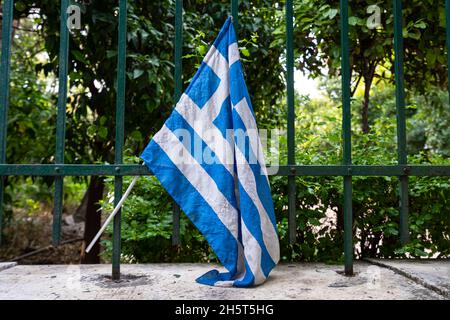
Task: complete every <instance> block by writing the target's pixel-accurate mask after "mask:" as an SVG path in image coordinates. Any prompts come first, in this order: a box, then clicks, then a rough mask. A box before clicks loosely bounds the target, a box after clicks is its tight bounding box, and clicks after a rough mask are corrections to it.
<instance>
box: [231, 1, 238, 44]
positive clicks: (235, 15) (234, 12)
mask: <svg viewBox="0 0 450 320" xmlns="http://www.w3.org/2000/svg"><path fill="white" fill-rule="evenodd" d="M231 16H232V17H233V27H234V29H235V30H236V34H238V28H239V0H231ZM238 39H239V37H238Z"/></svg>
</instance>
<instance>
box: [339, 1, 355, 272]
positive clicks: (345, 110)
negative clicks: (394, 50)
mask: <svg viewBox="0 0 450 320" xmlns="http://www.w3.org/2000/svg"><path fill="white" fill-rule="evenodd" d="M340 8H341V68H342V71H341V80H342V138H343V164H344V165H351V164H352V140H351V139H352V136H351V108H350V49H349V37H348V32H349V29H348V0H340ZM349 173H351V172H349ZM344 260H345V270H344V271H345V274H346V275H352V274H353V213H352V176H351V175H347V176H344Z"/></svg>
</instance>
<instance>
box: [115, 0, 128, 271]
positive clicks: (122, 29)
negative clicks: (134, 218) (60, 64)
mask: <svg viewBox="0 0 450 320" xmlns="http://www.w3.org/2000/svg"><path fill="white" fill-rule="evenodd" d="M126 50H127V0H119V41H118V58H117V99H116V146H115V164H116V165H118V164H122V163H123V144H124V130H125V85H126V83H125V72H126V54H127V52H126ZM116 169H117V170H116V171H117V172H118V171H120V168H116ZM122 183H123V177H122V176H116V177H115V180H114V206H117V204H118V203H119V201H120V199H121V198H122ZM121 211H122V210H119V212H118V213H117V215H116V216H115V217H114V226H113V228H114V230H113V253H112V279H113V280H119V279H120V252H121V230H120V228H121Z"/></svg>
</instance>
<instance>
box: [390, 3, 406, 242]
mask: <svg viewBox="0 0 450 320" xmlns="http://www.w3.org/2000/svg"><path fill="white" fill-rule="evenodd" d="M402 19H403V15H402V2H401V0H394V51H395V99H396V106H397V153H398V164H407V161H408V160H407V153H406V116H405V88H404V73H403V27H402ZM399 182H400V190H399V193H400V241H401V243H403V244H405V243H407V242H408V241H409V228H408V207H409V205H408V203H409V200H408V176H406V175H403V176H400V177H399Z"/></svg>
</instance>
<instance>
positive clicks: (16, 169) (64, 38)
mask: <svg viewBox="0 0 450 320" xmlns="http://www.w3.org/2000/svg"><path fill="white" fill-rule="evenodd" d="M117 3H118V18H117V19H118V57H117V91H116V94H117V100H116V106H115V112H116V132H115V150H114V154H115V161H114V164H103V165H100V164H95V165H94V164H65V163H64V148H65V122H66V100H67V89H68V77H67V75H68V72H69V70H68V59H69V54H68V53H69V36H70V33H69V31H68V28H67V7H68V6H69V4H70V3H69V0H61V3H60V8H61V11H60V54H59V75H58V77H59V94H58V104H57V111H58V112H57V128H56V130H57V132H56V153H55V164H7V163H6V141H7V123H8V121H7V118H8V106H9V82H10V65H11V61H10V56H11V41H12V39H11V37H12V21H13V8H14V1H13V0H3V17H2V49H1V54H2V56H1V66H0V70H1V74H0V244H1V231H2V221H3V194H4V178H5V177H7V176H52V177H55V199H54V201H55V203H54V211H53V214H54V216H53V243H54V245H58V244H60V234H61V215H62V209H63V191H64V177H65V176H114V177H115V183H114V196H115V203H117V202H118V201H119V199H120V198H121V196H122V191H123V190H122V189H123V176H149V175H152V173H151V172H150V171H149V170H148V168H147V167H146V166H142V165H130V164H123V147H124V140H125V137H124V124H125V107H126V99H125V88H126V43H127V38H126V36H127V0H117ZM239 3H240V2H239V1H238V0H231V3H230V13H231V15H232V17H233V23H234V26H235V29H236V31H237V32H238V33H239V23H238V18H239ZM392 4H393V15H394V35H393V41H394V54H395V66H394V67H395V68H394V69H395V88H396V116H397V141H398V143H397V154H398V156H397V164H395V165H370V166H369V165H353V164H352V153H351V151H352V146H351V93H350V92H351V91H350V89H351V88H350V83H351V72H350V41H349V21H348V20H349V16H348V13H349V3H348V0H340V3H339V8H340V31H341V38H340V46H341V80H342V84H341V85H342V145H343V157H342V164H340V165H297V163H296V161H295V90H294V70H295V57H294V31H295V25H294V3H293V0H286V6H285V19H286V21H285V23H286V66H285V67H286V108H287V142H288V150H287V165H281V166H278V167H273V166H272V167H270V168H271V170H270V172H276V173H275V175H278V176H287V179H288V195H287V196H288V221H289V240H290V242H291V243H295V242H296V229H297V227H296V219H297V214H299V213H298V212H297V210H296V184H295V178H296V177H298V176H341V177H343V180H344V181H343V190H344V197H343V208H344V258H345V259H344V260H345V274H347V275H351V274H352V273H353V254H354V246H353V222H352V220H353V215H352V202H353V201H352V180H353V177H358V176H394V177H398V179H399V211H400V240H401V242H402V243H406V242H407V241H408V240H409V231H408V213H409V212H408V207H409V206H408V202H409V199H408V182H409V181H408V179H409V177H410V176H417V177H431V176H446V177H448V176H450V166H448V165H413V164H408V161H407V152H406V115H405V87H404V72H403V55H404V52H403V51H404V48H403V35H402V28H403V24H402V19H403V17H402V1H401V0H392ZM445 17H446V46H447V59H448V60H447V64H448V66H450V55H449V54H448V52H450V0H445ZM174 20H175V39H174V102H177V100H178V99H179V97H180V96H181V93H182V87H183V86H182V56H183V55H182V48H183V0H175V19H174ZM448 70H449V71H448V72H449V73H448V76H449V78H450V68H449V69H448ZM268 72H270V71H268ZM448 90H449V92H450V81H449V87H448ZM449 101H450V95H449ZM120 229H121V215H120V212H119V214H117V215H116V217H115V218H114V227H113V254H112V277H113V279H119V278H120V255H121V247H120V245H121V232H120ZM172 242H173V244H174V245H179V244H180V208H179V207H178V206H176V205H174V206H173V235H172Z"/></svg>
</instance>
